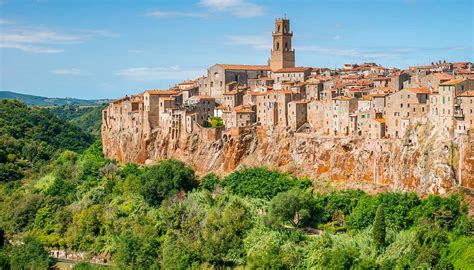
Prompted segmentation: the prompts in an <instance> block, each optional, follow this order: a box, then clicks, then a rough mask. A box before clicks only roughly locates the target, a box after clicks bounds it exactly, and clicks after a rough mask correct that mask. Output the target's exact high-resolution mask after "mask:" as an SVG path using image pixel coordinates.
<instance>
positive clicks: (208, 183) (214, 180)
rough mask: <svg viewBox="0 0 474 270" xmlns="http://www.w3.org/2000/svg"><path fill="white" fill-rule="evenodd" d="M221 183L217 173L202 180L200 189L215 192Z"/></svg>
mask: <svg viewBox="0 0 474 270" xmlns="http://www.w3.org/2000/svg"><path fill="white" fill-rule="evenodd" d="M220 182H221V179H220V177H219V176H218V175H217V174H215V173H210V174H207V175H205V176H204V177H203V178H202V179H201V183H200V185H199V186H200V188H203V189H207V190H209V191H211V192H212V191H214V189H215V188H216V186H217V185H218V184H219V183H220Z"/></svg>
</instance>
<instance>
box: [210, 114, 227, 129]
mask: <svg viewBox="0 0 474 270" xmlns="http://www.w3.org/2000/svg"><path fill="white" fill-rule="evenodd" d="M209 120H210V121H211V127H213V128H218V127H223V126H224V120H223V119H222V118H221V117H218V116H211V117H210V118H209Z"/></svg>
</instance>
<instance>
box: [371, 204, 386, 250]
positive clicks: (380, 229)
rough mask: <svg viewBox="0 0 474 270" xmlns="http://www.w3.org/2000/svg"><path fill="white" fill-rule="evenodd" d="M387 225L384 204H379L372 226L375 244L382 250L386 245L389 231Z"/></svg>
mask: <svg viewBox="0 0 474 270" xmlns="http://www.w3.org/2000/svg"><path fill="white" fill-rule="evenodd" d="M385 226H386V225H385V216H384V212H383V205H379V207H378V208H377V212H376V213H375V220H374V227H373V228H372V231H373V232H372V234H373V238H374V244H375V248H376V249H377V250H380V249H381V248H383V247H384V246H385V237H386V233H387V232H386V228H385Z"/></svg>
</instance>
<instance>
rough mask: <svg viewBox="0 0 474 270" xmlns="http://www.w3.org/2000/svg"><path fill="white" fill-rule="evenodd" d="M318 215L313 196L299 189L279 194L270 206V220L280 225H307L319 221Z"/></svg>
mask: <svg viewBox="0 0 474 270" xmlns="http://www.w3.org/2000/svg"><path fill="white" fill-rule="evenodd" d="M317 214H318V213H317V211H316V204H315V202H314V199H313V196H312V195H311V194H310V193H308V192H305V191H301V190H299V189H292V190H289V191H286V192H281V193H279V194H278V195H276V196H275V197H273V199H272V200H271V201H270V204H269V206H268V220H269V221H270V223H275V224H279V225H283V224H285V223H290V224H291V225H293V226H294V227H299V226H302V225H307V224H308V223H309V222H310V221H311V220H316V219H317Z"/></svg>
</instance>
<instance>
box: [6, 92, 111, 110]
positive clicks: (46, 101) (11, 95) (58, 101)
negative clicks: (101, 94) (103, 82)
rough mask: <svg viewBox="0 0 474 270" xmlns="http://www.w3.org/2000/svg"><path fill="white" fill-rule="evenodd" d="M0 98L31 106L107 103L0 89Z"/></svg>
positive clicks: (99, 100)
mask: <svg viewBox="0 0 474 270" xmlns="http://www.w3.org/2000/svg"><path fill="white" fill-rule="evenodd" d="M0 99H16V100H19V101H21V102H23V103H25V104H28V105H33V106H55V105H67V104H70V105H83V106H86V105H99V104H102V103H107V102H109V101H110V100H108V99H77V98H48V97H41V96H33V95H26V94H19V93H15V92H10V91H0Z"/></svg>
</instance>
